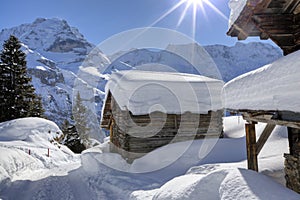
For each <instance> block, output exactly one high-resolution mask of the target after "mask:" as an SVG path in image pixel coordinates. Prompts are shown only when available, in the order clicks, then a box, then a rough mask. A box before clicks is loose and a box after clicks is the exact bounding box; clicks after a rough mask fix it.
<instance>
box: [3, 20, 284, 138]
mask: <svg viewBox="0 0 300 200" xmlns="http://www.w3.org/2000/svg"><path fill="white" fill-rule="evenodd" d="M11 34H12V35H15V36H17V37H18V38H19V39H20V41H21V42H22V43H23V50H24V51H25V52H26V53H27V65H28V68H29V69H28V71H29V73H30V75H31V76H32V78H33V84H34V86H35V88H36V91H37V93H38V94H40V95H41V96H42V100H43V105H44V108H45V109H46V115H47V117H48V118H49V119H50V120H52V121H55V122H56V123H57V124H62V122H63V120H64V119H70V116H71V114H72V113H71V110H72V95H73V92H74V88H75V91H76V89H79V90H84V92H83V94H82V95H81V96H82V97H83V99H84V101H85V103H86V104H87V105H88V104H89V103H90V102H92V103H93V102H95V103H96V105H95V106H94V105H92V106H90V109H92V110H93V109H94V111H95V112H94V113H96V114H97V115H98V116H96V118H97V120H99V115H100V114H101V107H102V101H103V98H104V93H103V91H104V86H105V83H106V81H107V77H108V76H107V74H110V73H111V72H112V71H116V70H124V69H132V68H135V67H137V66H140V65H146V64H151V63H156V64H160V66H164V65H165V66H172V67H173V70H176V71H178V72H186V73H198V71H197V70H195V69H194V68H193V67H192V66H191V64H190V63H189V62H191V61H192V62H191V63H192V64H193V65H194V66H197V68H198V69H200V74H203V75H207V76H211V77H215V78H223V80H224V81H228V80H230V79H232V78H234V77H236V76H238V75H240V74H243V73H245V72H247V71H250V70H253V69H256V68H258V67H261V66H263V65H265V64H267V63H270V62H272V61H274V60H276V59H278V58H279V57H281V56H282V53H281V51H280V50H279V49H278V48H275V47H273V46H271V45H269V44H264V43H250V44H243V43H237V44H236V45H235V46H233V47H227V46H223V45H210V46H205V47H204V48H203V47H200V46H198V45H195V44H187V45H170V46H168V47H167V48H166V50H165V51H152V50H147V49H135V50H131V51H130V52H120V53H117V54H115V55H110V56H106V55H104V54H103V53H102V52H101V51H100V50H99V49H97V48H95V45H93V44H91V43H89V42H88V41H87V40H86V39H85V38H84V36H83V35H82V34H80V32H79V31H78V30H77V29H76V28H74V27H71V26H70V25H69V24H68V23H67V22H66V21H65V20H61V19H56V18H54V19H43V18H38V19H36V20H35V21H34V22H33V23H28V24H22V25H20V26H17V27H13V28H9V29H3V30H2V31H1V32H0V45H1V46H2V44H3V42H4V41H5V40H7V39H8V37H9V35H11ZM191 47H192V48H193V49H195V51H193V52H194V53H195V55H193V59H192V60H189V62H187V60H185V59H183V58H182V57H181V56H183V57H184V58H186V57H188V56H190V53H189V52H190V49H191ZM204 49H205V50H206V51H207V52H205V51H204ZM207 53H208V54H210V56H211V57H209V56H207V55H208V54H207ZM177 54H178V55H180V56H178V55H177ZM184 54H185V55H184ZM86 58H88V59H86ZM213 61H214V62H213ZM111 62H112V63H111ZM80 66H82V67H80ZM207 66H217V67H218V69H217V68H215V67H214V68H209V67H207ZM146 67H147V69H151V65H148V66H146ZM104 69H105V70H104ZM156 70H157V69H156ZM160 70H165V69H160ZM93 117H94V118H95V116H91V118H93ZM93 123H94V122H93ZM94 126H95V129H93V130H98V129H99V128H98V127H99V126H98V124H96V125H95V123H94ZM99 135H100V133H99V132H95V133H94V137H95V138H97V139H101V138H99ZM101 137H102V136H101Z"/></svg>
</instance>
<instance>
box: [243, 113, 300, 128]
mask: <svg viewBox="0 0 300 200" xmlns="http://www.w3.org/2000/svg"><path fill="white" fill-rule="evenodd" d="M242 115H243V118H244V119H245V120H246V121H254V122H262V123H267V124H276V125H280V126H287V127H292V128H298V129H299V128H300V121H286V120H283V119H272V116H270V115H259V116H250V115H249V114H246V113H243V114H242Z"/></svg>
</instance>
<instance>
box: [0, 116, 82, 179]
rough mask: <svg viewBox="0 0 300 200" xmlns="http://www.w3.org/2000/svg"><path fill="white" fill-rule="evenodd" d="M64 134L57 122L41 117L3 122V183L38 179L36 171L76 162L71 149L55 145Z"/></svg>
mask: <svg viewBox="0 0 300 200" xmlns="http://www.w3.org/2000/svg"><path fill="white" fill-rule="evenodd" d="M62 134H63V133H62V132H61V130H60V129H59V128H58V126H57V125H56V124H55V123H54V122H52V121H49V120H46V119H42V118H36V117H29V118H21V119H15V120H11V121H7V122H3V123H0V182H1V181H3V180H5V179H11V180H15V179H24V178H25V179H30V178H33V177H36V176H37V175H36V173H32V171H34V170H43V169H49V168H53V167H56V166H59V165H61V164H66V163H69V162H70V160H71V161H72V160H76V156H75V155H74V154H73V153H72V152H71V150H69V149H68V148H67V147H66V146H64V145H59V144H57V142H54V139H56V138H59V137H61V136H62ZM48 150H49V156H48ZM26 172H28V173H26ZM38 178H41V174H40V175H38Z"/></svg>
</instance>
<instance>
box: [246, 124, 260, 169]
mask: <svg viewBox="0 0 300 200" xmlns="http://www.w3.org/2000/svg"><path fill="white" fill-rule="evenodd" d="M245 126H246V127H245V128H246V145H247V160H248V169H252V170H254V171H258V163H257V151H256V133H255V124H253V123H251V124H249V123H247V124H246V125H245Z"/></svg>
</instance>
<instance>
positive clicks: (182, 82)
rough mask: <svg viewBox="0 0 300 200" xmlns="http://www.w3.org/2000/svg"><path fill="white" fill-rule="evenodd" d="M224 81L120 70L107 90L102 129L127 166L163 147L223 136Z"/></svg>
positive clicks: (176, 74)
mask: <svg viewBox="0 0 300 200" xmlns="http://www.w3.org/2000/svg"><path fill="white" fill-rule="evenodd" d="M222 86H223V82H222V81H219V80H216V79H211V78H207V77H203V76H199V75H192V74H182V73H169V72H149V71H139V70H130V71H120V72H116V73H113V74H112V75H111V78H110V80H109V81H108V83H107V85H106V99H105V103H104V106H103V113H102V119H101V127H102V128H105V129H107V130H109V132H110V141H111V144H112V145H111V147H112V150H113V151H117V152H119V153H120V154H121V155H122V156H123V157H125V158H127V159H128V160H129V161H132V159H134V158H136V157H140V156H142V155H144V154H145V153H148V152H150V151H152V150H154V149H156V148H158V147H161V146H163V145H166V144H169V143H173V142H178V141H185V140H192V139H200V138H204V137H220V136H222V131H223V126H222V116H223V109H222V104H221V96H220V95H221V90H222Z"/></svg>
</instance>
